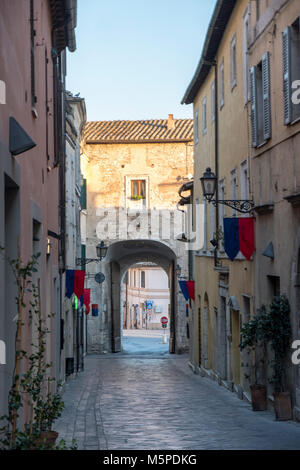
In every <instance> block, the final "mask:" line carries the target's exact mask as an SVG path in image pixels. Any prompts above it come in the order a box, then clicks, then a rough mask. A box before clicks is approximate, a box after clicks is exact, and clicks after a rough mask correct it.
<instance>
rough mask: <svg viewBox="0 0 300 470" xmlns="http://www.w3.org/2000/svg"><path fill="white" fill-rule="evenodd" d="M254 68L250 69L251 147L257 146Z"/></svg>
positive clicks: (255, 69)
mask: <svg viewBox="0 0 300 470" xmlns="http://www.w3.org/2000/svg"><path fill="white" fill-rule="evenodd" d="M256 71H257V68H256V66H254V67H251V69H250V101H251V130H252V146H253V147H257V146H258V112H257V82H256Z"/></svg>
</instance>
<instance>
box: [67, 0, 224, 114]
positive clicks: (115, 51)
mask: <svg viewBox="0 0 300 470" xmlns="http://www.w3.org/2000/svg"><path fill="white" fill-rule="evenodd" d="M215 3H216V0H149V1H146V0H127V1H126V0H107V1H104V0H79V1H78V20H77V28H76V41H77V50H76V52H75V53H72V54H71V53H68V69H67V89H68V90H70V91H71V92H72V93H73V94H76V93H78V92H80V96H81V97H84V98H85V100H86V106H87V115H88V120H90V121H96V120H99V121H106V120H107V121H109V120H123V119H129V120H138V119H166V118H167V117H168V114H171V113H172V114H174V117H175V118H190V117H192V106H191V105H190V106H186V105H181V104H180V102H181V99H182V97H183V95H184V92H185V90H186V88H187V86H188V84H189V82H190V80H191V79H192V76H193V74H194V72H195V69H196V66H197V64H198V61H199V59H200V55H201V51H202V46H203V42H204V39H205V35H206V32H207V28H208V24H209V21H210V18H211V15H212V12H213V9H214V6H215Z"/></svg>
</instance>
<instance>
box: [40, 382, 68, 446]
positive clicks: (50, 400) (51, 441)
mask: <svg viewBox="0 0 300 470" xmlns="http://www.w3.org/2000/svg"><path fill="white" fill-rule="evenodd" d="M52 381H54V379H50V378H49V379H48V393H47V396H46V398H45V399H43V398H41V399H40V400H39V401H38V402H37V404H36V407H35V415H36V421H37V424H38V427H39V429H40V438H39V439H38V441H37V447H40V446H42V447H45V448H53V447H54V446H55V443H56V439H57V438H58V433H57V432H56V431H53V430H52V425H53V423H54V422H55V421H56V419H57V418H59V417H60V415H61V413H62V411H63V409H64V402H63V401H62V398H61V393H60V391H61V382H58V383H57V391H56V392H55V393H51V391H50V383H51V382H52Z"/></svg>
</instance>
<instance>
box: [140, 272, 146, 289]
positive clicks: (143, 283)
mask: <svg viewBox="0 0 300 470" xmlns="http://www.w3.org/2000/svg"><path fill="white" fill-rule="evenodd" d="M141 287H142V288H145V287H146V277H145V271H141Z"/></svg>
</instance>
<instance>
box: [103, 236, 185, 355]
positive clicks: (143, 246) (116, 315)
mask: <svg viewBox="0 0 300 470" xmlns="http://www.w3.org/2000/svg"><path fill="white" fill-rule="evenodd" d="M139 263H152V264H155V265H157V266H160V267H161V268H162V269H163V270H164V271H165V272H166V273H167V275H168V278H169V289H170V310H169V313H170V318H169V321H170V342H169V352H170V353H175V352H176V328H177V321H176V316H177V315H176V314H177V302H176V296H177V285H176V283H175V273H174V269H175V266H176V255H175V253H174V252H173V250H171V248H169V247H168V246H167V245H165V244H164V243H162V242H159V241H152V240H127V241H120V242H116V243H114V244H112V245H111V246H110V247H109V250H108V253H107V259H106V264H107V265H108V264H109V266H110V274H111V306H110V309H111V320H112V321H111V341H112V345H111V349H112V351H113V352H120V351H121V350H122V344H121V338H122V334H121V332H122V310H123V303H122V284H123V279H124V276H125V274H126V272H127V271H128V269H129V268H131V267H132V266H134V265H137V264H139Z"/></svg>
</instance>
